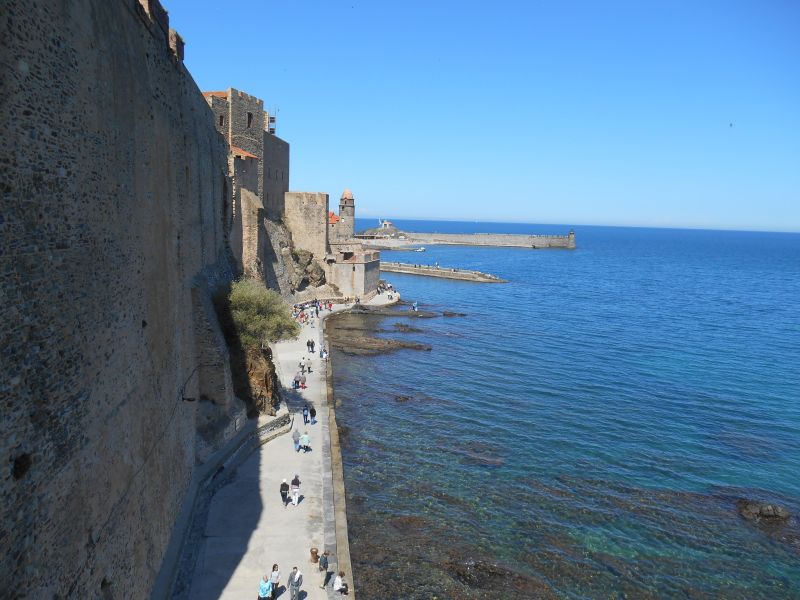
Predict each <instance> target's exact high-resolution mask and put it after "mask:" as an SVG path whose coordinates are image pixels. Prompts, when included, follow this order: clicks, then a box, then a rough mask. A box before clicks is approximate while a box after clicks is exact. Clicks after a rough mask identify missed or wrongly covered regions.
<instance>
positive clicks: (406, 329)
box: [394, 323, 422, 333]
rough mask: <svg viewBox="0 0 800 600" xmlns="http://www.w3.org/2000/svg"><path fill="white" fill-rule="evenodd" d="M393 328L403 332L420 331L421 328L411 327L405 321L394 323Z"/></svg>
mask: <svg viewBox="0 0 800 600" xmlns="http://www.w3.org/2000/svg"><path fill="white" fill-rule="evenodd" d="M394 328H395V329H396V330H397V331H402V332H403V333H422V329H417V328H416V327H412V326H411V325H408V324H406V323H395V324H394Z"/></svg>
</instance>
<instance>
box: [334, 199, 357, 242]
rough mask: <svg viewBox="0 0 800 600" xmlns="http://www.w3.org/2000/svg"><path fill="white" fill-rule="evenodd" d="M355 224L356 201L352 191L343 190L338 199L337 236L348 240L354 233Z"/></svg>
mask: <svg viewBox="0 0 800 600" xmlns="http://www.w3.org/2000/svg"><path fill="white" fill-rule="evenodd" d="M355 226H356V201H355V198H353V192H351V191H350V190H345V191H344V192H342V197H341V199H340V200H339V223H338V224H337V225H336V228H337V230H338V234H337V237H338V238H339V239H340V240H349V239H350V238H352V237H353V235H355Z"/></svg>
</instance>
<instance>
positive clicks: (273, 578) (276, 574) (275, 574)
mask: <svg viewBox="0 0 800 600" xmlns="http://www.w3.org/2000/svg"><path fill="white" fill-rule="evenodd" d="M284 481H286V480H285V479H284ZM269 581H270V583H271V584H272V600H275V598H277V597H278V584H279V583H280V581H281V572H280V571H279V570H278V565H272V573H270V575H269Z"/></svg>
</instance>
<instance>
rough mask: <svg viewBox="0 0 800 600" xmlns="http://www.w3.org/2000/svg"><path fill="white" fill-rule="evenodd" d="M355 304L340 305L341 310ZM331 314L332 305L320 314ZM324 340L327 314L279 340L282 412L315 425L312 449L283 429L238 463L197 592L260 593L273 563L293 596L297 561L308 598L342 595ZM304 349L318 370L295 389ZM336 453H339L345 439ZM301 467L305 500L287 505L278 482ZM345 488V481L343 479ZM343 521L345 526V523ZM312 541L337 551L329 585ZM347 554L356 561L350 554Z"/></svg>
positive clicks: (377, 300) (310, 428)
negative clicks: (336, 576)
mask: <svg viewBox="0 0 800 600" xmlns="http://www.w3.org/2000/svg"><path fill="white" fill-rule="evenodd" d="M397 299H399V295H395V301H396V300H397ZM387 303H389V301H388V297H387V295H386V294H383V295H378V296H375V297H374V298H372V299H371V300H370V301H369V302H368V303H367V304H369V305H373V306H378V305H382V304H387ZM350 306H352V305H338V306H336V307H335V308H334V312H336V311H337V310H344V309H345V308H349V307H350ZM329 314H330V313H329V312H327V311H325V312H323V313H322V314H321V316H323V317H325V316H328V315H329ZM309 339H313V340H314V342H315V344H316V347H315V352H314V354H313V355H312V354H311V353H309V352H308V350H307V348H306V341H307V340H309ZM322 341H323V340H322V322H321V321H320V320H319V319H315V327H311V326H310V324H306V325H304V326H303V327H302V331H301V333H300V335H299V336H298V338H297V339H296V340H289V341H285V342H279V343H277V344H275V345H274V346H273V349H272V350H273V361H274V362H275V367H276V371H277V373H278V377H279V380H280V383H281V385H282V386H283V388H284V390H283V395H284V398H285V400H286V402H285V403H284V404H282V405H281V408H280V411H279V415H280V414H282V413H283V412H285V411H288V412H289V413H291V415H292V416H293V418H294V425H293V428H292V430H295V429H296V430H298V431H299V433H301V434H302V433H304V432H305V431H307V432H308V434H309V436H310V437H311V448H312V451H311V452H308V453H303V452H302V451H301V452H295V451H294V444H293V441H292V438H291V436H290V435H283V436H280V437H278V438H276V439H273V440H272V441H269V442H267V443H266V444H265V445H263V446H260V447H258V448H257V449H256V450H255V451H254V452H253V453H252V454H251V455H250V456H249V457H248V458H246V459H245V460H244V461H243V462H242V463H241V464H240V465H239V467H238V469H237V471H236V473H235V475H233V476H232V477H231V478H230V481H229V483H228V484H227V485H225V486H224V487H222V488H221V489H220V490H219V491H217V493H216V494H215V495H214V497H213V498H212V500H211V506H210V508H209V511H208V519H207V521H206V524H205V531H204V536H203V540H202V543H201V548H200V549H199V553H198V558H197V562H196V564H195V570H194V577H193V579H192V582H191V591H190V593H189V596H188V597H189V598H191V599H192V600H195V599H203V600H206V599H207V600H212V599H216V598H224V599H228V598H230V599H237V600H238V599H239V598H255V597H257V596H258V585H259V581H260V579H261V577H262V576H263V575H264V574H269V573H270V571H271V570H272V565H273V564H274V563H277V564H278V567H279V569H280V572H281V583H280V587H279V592H280V596H281V597H283V598H285V599H286V600H288V598H289V593H288V589H286V585H287V579H288V577H289V573H290V572H291V570H292V567H294V566H297V567H298V568H299V570H300V572H301V573H302V574H303V585H302V586H301V595H300V598H301V599H302V598H305V600H324V599H327V598H329V597H330V598H334V597H336V596H337V595H336V594H334V593H333V590H332V589H331V584H332V582H333V573H334V572H335V570H336V569H337V565H338V562H337V552H336V551H337V545H336V518H335V515H336V508H335V505H334V487H335V484H336V483H337V482H335V481H334V480H333V475H332V470H331V445H330V437H331V436H330V430H329V425H330V422H331V421H332V420H329V418H328V416H329V415H328V394H327V384H326V367H327V364H326V363H325V362H324V361H322V359H320V357H319V349H320V347H321V344H322ZM304 356H305V357H310V358H311V364H312V371H311V373H307V374H306V377H307V386H308V387H307V389H305V390H297V391H294V390H291V382H292V379H293V378H294V375H295V373H296V372H297V371H298V370H299V367H298V363H299V361H300V359H301V358H302V357H304ZM331 400H332V399H331ZM305 404H309V405H313V406H315V407H316V410H317V422H316V423H315V424H309V425H304V424H303V417H302V407H303V406H304V405H305ZM335 453H336V454H337V456H338V446H337V447H335ZM295 474H297V475H299V477H300V481H301V486H300V502H299V504H298V505H297V506H292V505H291V504H289V505H288V506H286V507H284V506H283V503H282V501H281V498H280V493H279V486H280V484H281V481H282V480H283V479H286V480H287V481H288V482H291V480H292V478H293V477H294V475H295ZM338 488H339V489H340V490H341V489H343V488H342V486H341V485H339V486H338ZM342 501H343V500H342ZM339 512H340V515H341V514H342V513H343V511H339ZM340 527H346V523H344V524H342V525H340ZM345 539H346V537H345ZM312 547H313V548H317V549H319V552H320V553H322V552H323V551H324V550H325V549H327V550H329V551H330V553H331V555H330V559H331V560H330V567H329V572H331V575H330V578H329V580H328V585H327V589H326V590H323V589H321V588H320V584H321V583H322V576H321V574H320V573H319V571H318V566H317V565H316V564H312V563H311V560H310V557H311V553H310V549H311V548H312ZM345 551H346V550H345ZM342 562H343V563H345V564H347V565H349V557H346V558H345V560H343V561H342ZM345 580H346V581H347V582H348V584H350V585H351V587H352V582H353V579H352V573H349V572H347V573H346V576H345ZM303 592H304V593H303ZM350 597H351V598H352V597H353V594H351V595H350Z"/></svg>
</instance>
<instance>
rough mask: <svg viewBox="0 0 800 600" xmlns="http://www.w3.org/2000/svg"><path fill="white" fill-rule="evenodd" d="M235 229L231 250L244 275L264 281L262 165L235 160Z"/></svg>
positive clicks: (247, 159)
mask: <svg viewBox="0 0 800 600" xmlns="http://www.w3.org/2000/svg"><path fill="white" fill-rule="evenodd" d="M230 160H231V161H232V162H233V190H234V194H233V206H234V209H233V215H234V217H233V227H232V231H231V248H232V250H233V254H234V256H235V257H236V260H237V266H238V269H239V271H240V272H242V273H244V274H246V275H248V276H249V277H254V278H256V279H259V280H261V281H263V280H264V268H263V263H262V256H263V254H264V250H265V247H266V243H267V240H266V235H267V234H266V231H265V230H264V228H263V227H262V225H261V222H262V221H263V219H264V207H263V205H262V204H261V200H260V199H259V197H258V170H259V169H258V161H257V160H256V159H254V158H241V157H238V156H233V157H231V159H230Z"/></svg>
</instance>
